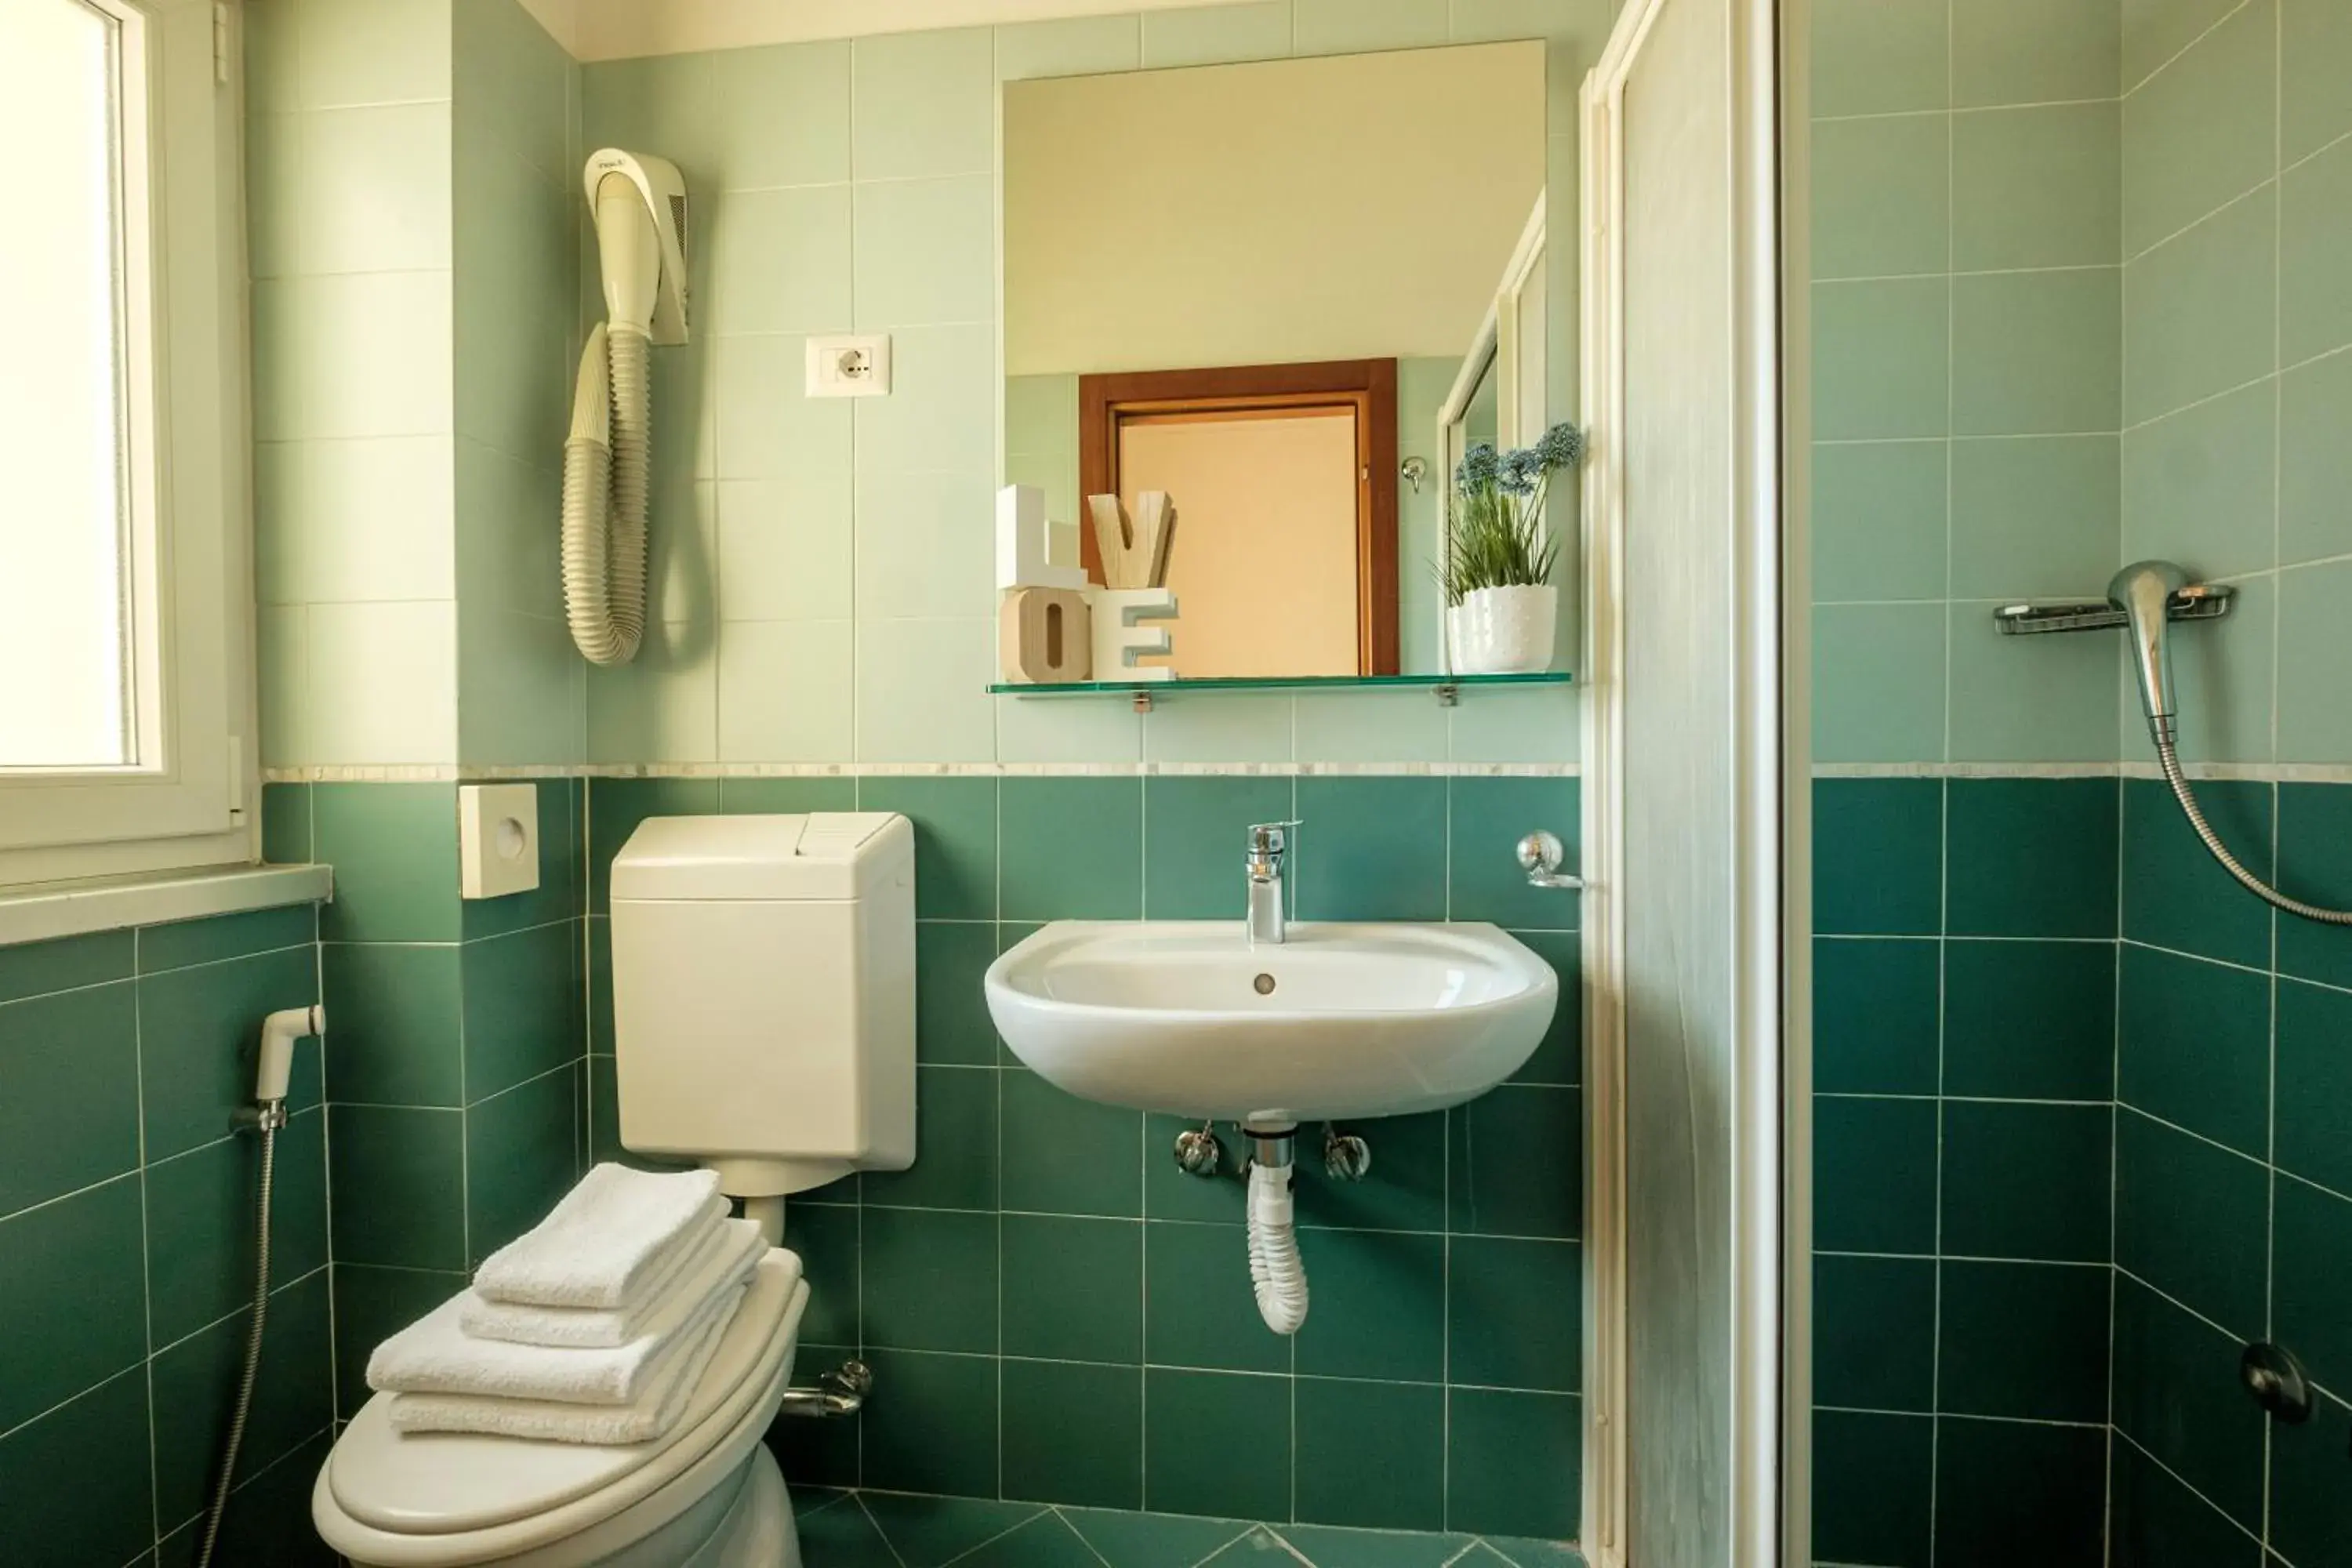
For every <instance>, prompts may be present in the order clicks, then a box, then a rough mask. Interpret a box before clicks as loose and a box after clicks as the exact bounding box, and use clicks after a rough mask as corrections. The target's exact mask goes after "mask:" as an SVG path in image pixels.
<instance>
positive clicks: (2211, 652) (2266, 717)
mask: <svg viewBox="0 0 2352 1568" xmlns="http://www.w3.org/2000/svg"><path fill="white" fill-rule="evenodd" d="M2278 584H2279V580H2278V579H2277V578H2275V577H2270V576H2259V577H2243V578H2240V579H2239V585H2238V595H2237V597H2236V599H2235V600H2233V601H2232V607H2231V612H2230V618H2231V620H2233V621H2235V622H2236V623H2237V625H2236V626H2233V627H2232V628H2231V635H2230V636H2229V637H2204V638H2199V639H2196V640H2194V641H2189V640H2184V641H2182V642H2180V643H2179V644H2176V645H2175V647H2174V649H2173V656H2172V668H2173V675H2174V678H2175V680H2176V681H2177V683H2178V684H2179V689H2180V697H2179V712H2180V756H2181V760H2182V761H2183V762H2186V763H2192V764H2193V763H2217V762H2218V763H2267V762H2269V761H2270V760H2271V759H2272V757H2273V754H2274V747H2273V730H2274V729H2276V728H2277V725H2276V724H2275V722H2274V720H2273V698H2272V673H2273V670H2272V667H2273V664H2275V663H2276V662H2277V660H2276V659H2275V658H2273V656H2272V652H2271V648H2272V646H2273V638H2274V637H2276V636H2277V635H2278V634H2277V633H2276V631H2274V630H2273V628H2274V627H2275V626H2277V624H2278V618H2279V604H2278V598H2279V595H2278ZM2122 706H2123V709H2124V718H2123V723H2124V754H2125V757H2126V760H2130V761H2137V762H2153V761H2154V760H2155V758H2156V752H2155V749H2154V747H2153V746H2152V745H2151V744H2150V743H2149V742H2148V740H2147V725H2146V723H2145V721H2143V719H2142V715H2141V712H2140V702H2139V694H2138V691H2137V689H2134V690H2132V691H2131V692H2129V693H2128V694H2127V695H2126V697H2125V699H2124V701H2123V704H2122ZM2200 787H2201V786H2200Z"/></svg>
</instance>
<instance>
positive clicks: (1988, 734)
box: [1951, 590, 2118, 763]
mask: <svg viewBox="0 0 2352 1568" xmlns="http://www.w3.org/2000/svg"><path fill="white" fill-rule="evenodd" d="M2078 591H2084V592H2088V591H2091V590H2078ZM1997 603H1998V601H1991V600H1987V601H1969V600H1955V601H1954V602H1953V604H1952V606H1951V617H1952V618H1951V636H1952V697H1951V701H1952V721H1951V723H1952V735H1951V760H1952V761H1954V762H1956V763H2017V762H2037V763H2063V762H2086V763H2088V762H2103V761H2105V760H2106V759H2107V758H2109V757H2112V756H2113V755H2114V754H2115V735H2116V697H2117V695H2118V692H2117V689H2116V647H2115V645H2114V644H2113V643H2110V642H2108V641H2106V640H2105V638H2101V637H2003V636H2001V635H2000V632H1999V631H1997V630H1996V629H1995V628H1994V626H1993V619H1992V612H1993V609H1994V607H1995V605H1997Z"/></svg>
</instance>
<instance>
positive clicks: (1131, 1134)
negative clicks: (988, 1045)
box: [1001, 1068, 1143, 1215]
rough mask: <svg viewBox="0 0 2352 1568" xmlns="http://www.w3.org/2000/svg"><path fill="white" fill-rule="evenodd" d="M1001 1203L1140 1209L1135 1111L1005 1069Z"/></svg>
mask: <svg viewBox="0 0 2352 1568" xmlns="http://www.w3.org/2000/svg"><path fill="white" fill-rule="evenodd" d="M1003 1097H1004V1098H1003V1110H1002V1112H1001V1114H1002V1115H1003V1121H1004V1153H1003V1173H1002V1177H1001V1180H1002V1181H1003V1204H1004V1206H1005V1208H1007V1209H1008V1210H1020V1211H1024V1212H1027V1213H1031V1214H1074V1215H1139V1214H1141V1213H1142V1212H1143V1191H1142V1187H1143V1175H1142V1172H1141V1170H1140V1169H1139V1165H1138V1147H1139V1142H1140V1140H1141V1138H1142V1134H1143V1118H1142V1116H1141V1114H1140V1113H1139V1112H1136V1111H1132V1110H1121V1109H1119V1108H1118V1106H1115V1105H1098V1104H1096V1103H1095V1102H1093V1101H1091V1100H1079V1099H1077V1098H1076V1097H1075V1096H1073V1095H1067V1094H1065V1093H1063V1092H1062V1091H1061V1090H1060V1089H1055V1087H1054V1086H1053V1085H1052V1084H1050V1083H1047V1082H1046V1081H1045V1079H1042V1078H1039V1077H1038V1076H1037V1075H1036V1074H1034V1073H1033V1072H1030V1071H1028V1070H1026V1069H1025V1068H1005V1069H1004V1071H1003Z"/></svg>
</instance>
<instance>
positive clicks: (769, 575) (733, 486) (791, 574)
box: [716, 449, 855, 621]
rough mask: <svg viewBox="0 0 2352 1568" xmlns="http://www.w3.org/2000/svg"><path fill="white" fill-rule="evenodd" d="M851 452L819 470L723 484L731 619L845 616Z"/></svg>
mask: <svg viewBox="0 0 2352 1568" xmlns="http://www.w3.org/2000/svg"><path fill="white" fill-rule="evenodd" d="M850 495H851V490H850V479H849V453H848V451H847V450H846V449H844V450H842V451H840V452H839V453H838V454H835V455H834V457H833V460H831V461H828V462H826V463H824V465H823V466H822V468H821V469H819V470H815V471H804V472H800V473H795V474H792V475H788V476H786V477H784V478H782V479H722V480H720V481H719V486H718V495H717V501H718V522H719V536H718V537H719V555H718V569H717V573H716V579H717V581H719V582H720V583H723V584H725V588H724V598H723V600H722V603H721V605H720V609H721V611H722V613H723V614H725V615H726V616H727V617H728V618H729V619H730V620H739V619H740V620H786V621H791V620H847V619H848V618H849V614H850V584H851V564H850V563H851V552H852V550H853V548H854V543H853V541H854V538H855V535H854V533H853V530H852V517H853V513H852V510H851V500H850Z"/></svg>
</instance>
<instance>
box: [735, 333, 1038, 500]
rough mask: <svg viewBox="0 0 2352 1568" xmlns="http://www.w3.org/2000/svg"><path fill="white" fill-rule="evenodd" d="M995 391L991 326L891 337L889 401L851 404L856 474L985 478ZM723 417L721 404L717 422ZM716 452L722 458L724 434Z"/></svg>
mask: <svg viewBox="0 0 2352 1568" xmlns="http://www.w3.org/2000/svg"><path fill="white" fill-rule="evenodd" d="M794 384H795V386H797V385H798V382H797V380H795V383H794ZM996 388H997V370H996V328H995V326H994V324H993V323H984V324H982V325H976V326H946V327H938V326H924V327H909V328H904V329H901V330H900V331H896V332H894V333H892V335H891V343H890V395H889V396H887V397H865V398H857V399H855V400H853V402H854V406H855V407H856V411H857V415H856V422H857V466H858V468H859V469H860V471H865V470H866V469H875V468H879V469H888V468H951V469H955V470H957V471H959V472H963V473H977V474H987V473H992V472H993V471H994V470H995V468H996V457H997V453H996V395H997V393H996ZM725 416H726V405H725V403H724V401H723V400H722V402H721V405H720V417H721V418H722V419H724V418H725ZM720 447H721V450H722V452H723V451H724V448H725V437H724V436H723V435H722V436H721V437H720Z"/></svg>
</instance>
